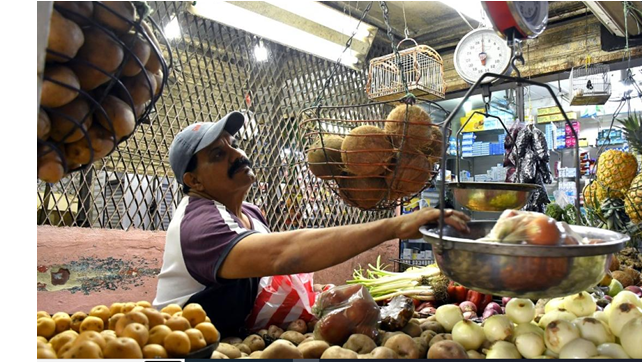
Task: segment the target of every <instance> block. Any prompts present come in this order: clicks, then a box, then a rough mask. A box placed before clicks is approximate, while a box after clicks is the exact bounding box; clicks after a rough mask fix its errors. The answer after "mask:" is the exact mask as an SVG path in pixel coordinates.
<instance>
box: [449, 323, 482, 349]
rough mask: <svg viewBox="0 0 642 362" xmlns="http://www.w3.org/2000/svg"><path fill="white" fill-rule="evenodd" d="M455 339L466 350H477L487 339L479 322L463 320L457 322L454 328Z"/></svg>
mask: <svg viewBox="0 0 642 362" xmlns="http://www.w3.org/2000/svg"><path fill="white" fill-rule="evenodd" d="M452 336H453V341H455V342H458V343H459V344H461V345H462V346H463V347H464V348H465V349H466V350H470V349H473V350H476V349H478V348H479V347H481V345H482V343H484V341H485V340H486V336H485V335H484V330H483V329H482V327H481V326H479V324H477V323H475V322H472V321H469V320H466V319H464V320H462V321H459V322H457V324H455V326H454V327H453V330H452Z"/></svg>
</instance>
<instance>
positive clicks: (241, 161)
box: [227, 157, 252, 178]
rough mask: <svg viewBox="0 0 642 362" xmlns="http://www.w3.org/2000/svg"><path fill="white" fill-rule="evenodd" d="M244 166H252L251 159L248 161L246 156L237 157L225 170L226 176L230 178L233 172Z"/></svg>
mask: <svg viewBox="0 0 642 362" xmlns="http://www.w3.org/2000/svg"><path fill="white" fill-rule="evenodd" d="M244 166H247V167H250V168H251V167H252V161H250V160H249V159H248V158H246V157H240V158H237V159H236V160H235V161H234V163H232V166H230V169H229V170H228V171H227V176H228V177H229V178H232V177H233V176H234V174H235V173H236V171H238V170H239V169H240V168H241V167H244Z"/></svg>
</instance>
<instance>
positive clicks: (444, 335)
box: [428, 333, 453, 348]
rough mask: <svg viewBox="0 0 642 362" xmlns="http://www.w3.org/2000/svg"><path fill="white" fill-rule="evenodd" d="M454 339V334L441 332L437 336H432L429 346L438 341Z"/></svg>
mask: <svg viewBox="0 0 642 362" xmlns="http://www.w3.org/2000/svg"><path fill="white" fill-rule="evenodd" d="M452 340H453V335H452V334H450V333H439V334H437V335H436V336H434V337H432V339H431V340H430V342H428V347H429V348H432V346H433V345H434V344H436V343H437V342H441V341H452Z"/></svg>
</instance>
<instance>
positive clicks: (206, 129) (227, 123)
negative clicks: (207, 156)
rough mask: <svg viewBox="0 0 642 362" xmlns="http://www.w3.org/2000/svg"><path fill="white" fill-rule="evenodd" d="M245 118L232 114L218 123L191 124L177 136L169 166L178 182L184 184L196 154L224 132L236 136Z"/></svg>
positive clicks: (171, 147)
mask: <svg viewBox="0 0 642 362" xmlns="http://www.w3.org/2000/svg"><path fill="white" fill-rule="evenodd" d="M244 123H245V116H244V115H243V113H241V112H236V111H235V112H231V113H228V114H227V115H226V116H225V117H223V118H221V119H220V120H219V121H218V122H199V123H194V124H190V125H189V126H187V127H186V128H185V129H183V130H182V131H181V132H180V133H179V134H177V135H176V137H175V138H174V141H172V145H171V146H170V147H169V164H170V166H172V170H173V171H174V175H175V177H176V181H178V183H179V184H181V185H182V184H183V175H184V174H185V170H186V169H187V165H188V164H189V161H190V160H191V159H192V156H194V155H195V154H196V152H198V151H200V150H202V149H204V148H205V147H207V146H209V145H211V144H212V142H214V141H216V140H217V139H218V138H219V137H220V136H221V133H222V132H223V131H227V132H228V133H229V134H231V135H234V134H236V132H238V130H239V129H240V128H241V127H243V124H244Z"/></svg>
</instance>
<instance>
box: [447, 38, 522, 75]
mask: <svg viewBox="0 0 642 362" xmlns="http://www.w3.org/2000/svg"><path fill="white" fill-rule="evenodd" d="M511 55H512V50H511V48H510V47H509V46H508V45H506V41H505V40H504V39H502V38H501V37H500V36H499V35H497V34H496V33H495V31H494V30H493V29H489V28H482V29H476V30H473V31H471V32H470V33H468V34H466V35H465V36H464V37H463V38H462V39H461V41H460V42H459V44H457V48H456V49H455V54H454V59H453V61H454V63H455V70H456V71H457V73H458V74H459V76H460V77H462V78H463V79H464V80H465V81H466V82H468V83H475V82H476V81H477V80H478V79H479V78H480V77H481V75H482V74H484V73H496V74H505V73H507V72H508V71H509V70H510V59H511ZM493 80H495V79H494V78H486V79H484V81H483V83H489V82H492V81H493Z"/></svg>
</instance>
